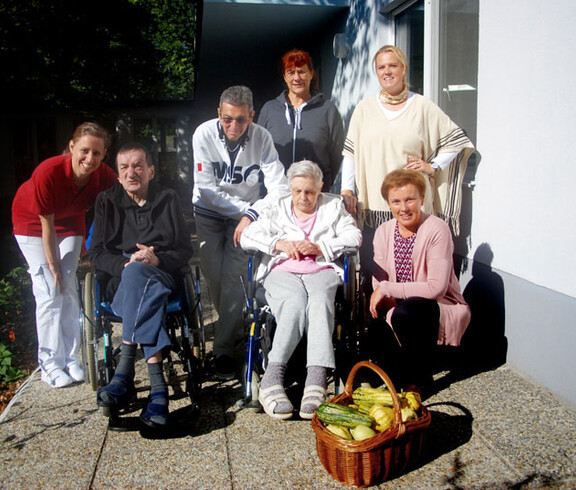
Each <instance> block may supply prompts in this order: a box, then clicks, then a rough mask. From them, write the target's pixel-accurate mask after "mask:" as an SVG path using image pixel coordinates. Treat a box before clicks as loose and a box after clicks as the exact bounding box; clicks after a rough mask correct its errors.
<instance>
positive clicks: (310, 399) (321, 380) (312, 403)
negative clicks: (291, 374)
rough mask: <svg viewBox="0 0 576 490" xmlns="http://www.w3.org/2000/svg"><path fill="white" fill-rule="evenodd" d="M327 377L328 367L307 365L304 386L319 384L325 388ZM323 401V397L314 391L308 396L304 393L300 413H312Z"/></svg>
mask: <svg viewBox="0 0 576 490" xmlns="http://www.w3.org/2000/svg"><path fill="white" fill-rule="evenodd" d="M327 377H328V369H327V368H325V367H324V366H308V374H307V375H306V384H305V386H320V387H322V388H324V389H326V388H327V387H328V380H327ZM324 401H325V398H324V397H320V396H319V395H316V394H315V393H314V394H312V393H311V394H308V396H306V395H305V396H304V398H303V399H302V403H301V406H300V414H301V415H302V413H305V414H313V413H314V412H315V411H316V410H317V409H318V407H319V406H320V404H321V403H323V402H324Z"/></svg>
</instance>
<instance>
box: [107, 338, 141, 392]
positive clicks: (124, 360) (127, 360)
mask: <svg viewBox="0 0 576 490" xmlns="http://www.w3.org/2000/svg"><path fill="white" fill-rule="evenodd" d="M137 349H138V344H122V352H121V354H120V360H119V361H118V365H117V366H116V371H115V372H114V374H121V375H122V376H125V377H126V378H128V379H134V375H135V369H134V364H135V362H136V351H137ZM115 379H116V381H115ZM114 382H118V383H121V382H122V381H120V380H119V379H117V378H115V377H113V378H112V380H111V383H114Z"/></svg>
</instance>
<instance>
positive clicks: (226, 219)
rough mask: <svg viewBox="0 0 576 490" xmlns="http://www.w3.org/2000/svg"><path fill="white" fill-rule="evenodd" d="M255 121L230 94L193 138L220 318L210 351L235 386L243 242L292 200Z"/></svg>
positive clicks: (206, 258) (245, 96)
mask: <svg viewBox="0 0 576 490" xmlns="http://www.w3.org/2000/svg"><path fill="white" fill-rule="evenodd" d="M253 118H254V110H253V103H252V92H251V91H250V89H249V88H248V87H244V86H234V87H230V88H228V89H226V90H224V92H222V95H221V96H220V106H219V107H218V118H216V119H212V120H210V121H206V122H205V123H203V124H201V125H200V126H198V128H197V129H196V131H195V132H194V136H193V137H192V146H193V151H194V191H193V197H192V202H193V204H194V214H195V220H196V232H197V235H198V242H199V243H200V264H201V268H202V273H203V274H204V277H205V278H206V281H207V283H208V289H209V292H210V298H211V300H212V302H213V303H214V306H215V308H216V311H217V312H218V316H219V319H218V325H217V326H216V329H215V334H214V348H213V350H214V355H215V357H216V361H215V365H216V374H217V376H218V377H219V378H220V379H223V380H229V379H233V378H234V376H235V372H236V362H235V359H234V358H235V351H236V349H237V348H238V347H243V343H242V340H243V339H242V336H243V330H244V327H243V325H242V315H241V312H242V306H243V304H244V293H243V290H242V285H241V282H240V275H242V276H245V275H246V270H247V262H248V256H247V255H246V254H245V253H244V251H243V250H242V249H241V248H240V246H239V241H240V235H241V234H242V230H243V229H244V228H245V227H246V226H248V225H249V224H250V223H251V222H252V221H254V220H256V219H258V216H259V213H260V212H261V211H262V209H264V208H265V207H266V206H268V205H269V204H271V203H273V202H275V201H276V200H277V199H278V198H279V197H280V196H281V195H283V194H289V193H290V190H289V188H288V182H287V180H286V177H285V175H284V166H283V165H282V163H281V162H280V160H279V158H278V153H277V152H276V149H275V147H274V142H273V141H272V136H271V135H270V133H268V131H267V130H266V129H264V128H263V127H261V126H258V125H257V124H253V123H252V120H253ZM264 194H265V196H264V197H263V195H264Z"/></svg>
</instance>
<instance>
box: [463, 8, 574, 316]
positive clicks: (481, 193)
mask: <svg viewBox="0 0 576 490" xmlns="http://www.w3.org/2000/svg"><path fill="white" fill-rule="evenodd" d="M575 18H576V2H574V1H573V0H552V1H549V2H535V1H532V2H526V1H525V0H507V1H506V2H500V1H496V0H484V1H481V2H480V39H479V42H480V44H479V74H478V144H477V147H478V151H479V153H480V155H481V158H482V159H481V162H480V164H479V166H478V171H477V174H476V184H477V185H476V188H475V190H474V194H473V195H474V198H473V204H474V212H473V222H472V242H473V246H472V250H474V249H475V248H476V247H477V246H478V245H479V244H480V243H483V242H487V243H489V244H490V246H491V248H492V250H493V252H494V262H493V263H492V266H493V267H494V268H497V269H499V270H501V271H505V272H507V273H509V274H512V275H515V276H518V277H520V278H523V279H525V280H528V281H531V282H533V283H535V284H537V285H540V286H544V287H546V288H550V289H553V290H555V291H557V292H561V293H564V294H566V295H569V296H572V297H576V257H575V248H576V158H575V157H574V155H575V154H576V137H575V136H574V132H575V130H576V108H575V104H574V97H575V94H576V64H575V63H574V48H575V47H576V30H574V28H573V25H572V24H573V20H574V19H575ZM574 323H576V321H575V322H574Z"/></svg>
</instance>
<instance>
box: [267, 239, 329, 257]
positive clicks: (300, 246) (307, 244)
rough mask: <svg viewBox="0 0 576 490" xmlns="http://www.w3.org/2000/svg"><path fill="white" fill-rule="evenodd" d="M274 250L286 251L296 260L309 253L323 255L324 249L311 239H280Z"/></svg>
mask: <svg viewBox="0 0 576 490" xmlns="http://www.w3.org/2000/svg"><path fill="white" fill-rule="evenodd" d="M274 250H277V251H279V252H284V253H285V254H286V255H288V257H289V258H291V259H294V260H300V259H302V258H304V257H306V256H307V255H311V256H316V255H322V249H321V248H320V247H319V246H318V245H316V244H315V243H312V242H311V241H309V240H299V241H288V240H278V241H277V242H276V245H275V246H274Z"/></svg>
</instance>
